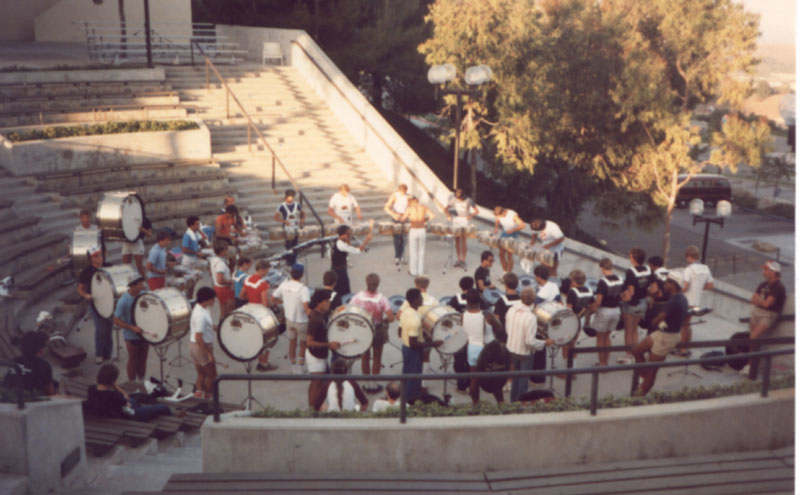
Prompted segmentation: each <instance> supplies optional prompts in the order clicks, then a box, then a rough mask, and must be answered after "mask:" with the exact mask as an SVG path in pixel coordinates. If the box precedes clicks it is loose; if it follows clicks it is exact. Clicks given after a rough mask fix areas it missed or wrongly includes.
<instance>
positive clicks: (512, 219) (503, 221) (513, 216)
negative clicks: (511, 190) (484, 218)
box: [494, 206, 525, 273]
mask: <svg viewBox="0 0 800 495" xmlns="http://www.w3.org/2000/svg"><path fill="white" fill-rule="evenodd" d="M501 228H502V232H500V238H501V239H506V238H508V239H518V238H519V233H520V232H522V229H524V228H525V223H524V222H523V221H522V220H521V219H520V218H519V215H517V212H516V211H514V210H509V209H508V208H504V207H502V206H495V207H494V234H497V232H498V231H499V230H500V229H501ZM498 250H499V251H500V266H502V267H503V273H509V272H513V271H514V252H513V251H511V250H510V249H508V248H504V247H502V246H501V247H500V248H499V249H498Z"/></svg>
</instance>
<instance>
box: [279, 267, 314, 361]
mask: <svg viewBox="0 0 800 495" xmlns="http://www.w3.org/2000/svg"><path fill="white" fill-rule="evenodd" d="M304 271H305V267H304V266H303V265H301V264H300V263H295V264H294V265H292V270H291V277H292V278H291V279H289V280H285V281H284V282H283V283H282V284H281V285H280V286H278V288H277V289H276V290H275V292H273V293H272V297H273V298H275V299H276V300H277V302H278V303H281V302H282V303H283V313H284V314H285V315H286V335H287V336H288V337H289V361H290V362H291V364H292V373H294V374H300V373H302V372H303V365H304V364H305V355H306V340H307V338H308V313H310V312H311V309H310V308H309V307H308V303H309V302H310V301H311V297H310V296H309V294H308V287H306V286H305V285H304V284H303V282H301V281H300V280H301V279H302V278H303V272H304ZM298 340H299V341H300V354H299V356H298V355H297V341H298Z"/></svg>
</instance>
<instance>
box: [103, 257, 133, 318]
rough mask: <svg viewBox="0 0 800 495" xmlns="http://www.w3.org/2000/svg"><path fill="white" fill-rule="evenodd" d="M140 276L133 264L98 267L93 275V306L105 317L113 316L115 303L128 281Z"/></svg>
mask: <svg viewBox="0 0 800 495" xmlns="http://www.w3.org/2000/svg"><path fill="white" fill-rule="evenodd" d="M136 278H139V272H138V271H137V270H136V268H134V267H133V266H132V265H117V266H106V267H103V268H98V269H97V271H96V272H95V274H94V275H93V276H92V306H94V310H95V311H97V314H99V315H100V316H102V317H103V318H111V316H112V315H113V314H114V305H115V304H116V302H117V299H119V296H121V295H122V293H123V292H125V291H126V290H128V283H129V282H130V281H131V280H134V279H136Z"/></svg>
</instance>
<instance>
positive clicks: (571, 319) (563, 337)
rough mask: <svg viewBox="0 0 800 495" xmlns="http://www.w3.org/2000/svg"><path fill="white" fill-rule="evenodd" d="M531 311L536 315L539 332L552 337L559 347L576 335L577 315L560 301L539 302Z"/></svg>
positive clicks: (577, 328)
mask: <svg viewBox="0 0 800 495" xmlns="http://www.w3.org/2000/svg"><path fill="white" fill-rule="evenodd" d="M533 313H534V314H535V315H536V320H537V322H538V327H539V328H538V331H539V334H540V335H542V336H545V337H547V338H551V339H553V342H554V343H555V345H557V346H559V347H560V346H563V345H566V344H568V343H570V342H571V341H572V340H573V339H574V338H575V337H576V336H577V335H578V330H579V327H580V325H579V324H578V323H579V322H578V317H577V316H575V313H573V312H572V310H571V309H569V308H567V306H566V305H564V304H562V303H560V302H557V301H552V302H548V303H543V304H540V305H538V306H536V309H535V310H534V311H533Z"/></svg>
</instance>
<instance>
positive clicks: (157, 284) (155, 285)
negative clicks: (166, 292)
mask: <svg viewBox="0 0 800 495" xmlns="http://www.w3.org/2000/svg"><path fill="white" fill-rule="evenodd" d="M147 286H148V287H150V290H158V289H163V288H164V287H166V286H167V279H165V278H164V277H152V278H148V279H147Z"/></svg>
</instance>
